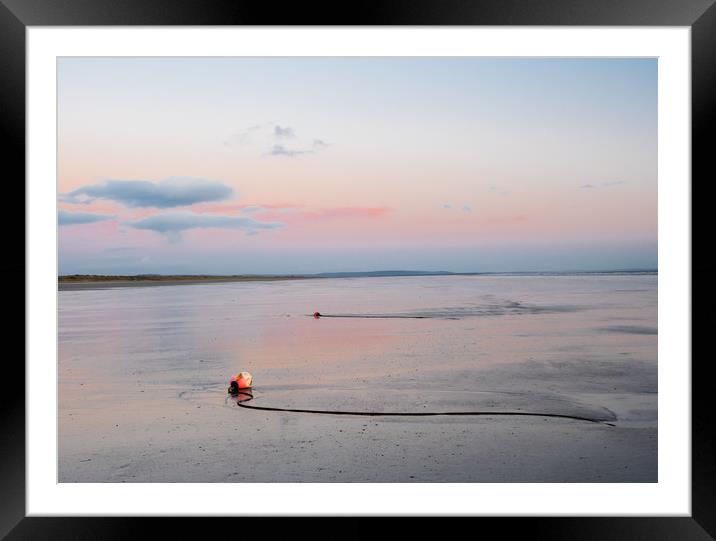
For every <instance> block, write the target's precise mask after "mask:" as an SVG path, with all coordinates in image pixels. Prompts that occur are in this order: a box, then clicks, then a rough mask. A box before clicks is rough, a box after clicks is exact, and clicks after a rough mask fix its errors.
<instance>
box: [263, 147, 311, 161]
mask: <svg viewBox="0 0 716 541" xmlns="http://www.w3.org/2000/svg"><path fill="white" fill-rule="evenodd" d="M313 152H314V151H313V150H291V149H288V148H286V147H285V146H283V145H274V146H273V147H271V150H269V152H268V155H269V156H285V157H287V158H295V157H296V156H301V155H303V154H313Z"/></svg>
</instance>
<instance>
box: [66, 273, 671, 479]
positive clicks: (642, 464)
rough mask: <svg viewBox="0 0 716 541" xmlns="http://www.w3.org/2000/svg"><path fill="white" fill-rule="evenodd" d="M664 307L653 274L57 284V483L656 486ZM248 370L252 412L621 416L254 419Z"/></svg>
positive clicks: (284, 415)
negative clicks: (243, 379)
mask: <svg viewBox="0 0 716 541" xmlns="http://www.w3.org/2000/svg"><path fill="white" fill-rule="evenodd" d="M396 280H397V281H396ZM624 289H629V290H630V291H629V292H624V291H621V290H624ZM655 306H656V277H655V276H647V277H599V278H593V277H592V278H590V277H582V278H578V279H577V278H560V277H540V278H535V279H530V280H527V281H526V280H525V278H524V277H513V278H510V277H489V278H486V277H431V278H424V277H420V278H409V279H405V278H400V279H395V278H391V279H374V278H371V279H350V280H344V279H328V280H321V281H320V282H317V281H296V282H282V283H279V282H276V283H261V284H259V283H254V284H250V283H234V284H219V285H212V286H211V287H210V288H209V287H203V285H196V286H190V287H182V288H154V289H146V290H141V291H139V290H136V289H133V288H128V289H124V290H123V289H109V290H102V291H100V290H98V291H91V290H87V291H66V292H61V293H60V314H59V316H60V344H59V349H60V360H59V362H60V364H59V378H60V381H59V383H60V410H59V428H60V434H59V481H60V482H656V481H657V411H656V405H657V379H656V366H657V365H656V342H657V335H656V334H654V333H653V332H652V330H651V329H655V328H656V319H655V314H656V311H655ZM557 308H559V309H557ZM314 309H322V310H325V311H326V313H329V312H335V313H339V312H344V313H351V314H360V313H373V314H375V313H380V312H381V310H382V311H383V312H384V313H388V314H393V315H395V314H414V313H422V314H426V313H427V314H432V315H431V317H428V318H425V319H410V318H405V319H400V318H396V319H385V320H381V319H359V318H346V319H343V318H325V319H324V318H321V319H318V320H315V319H313V318H311V317H307V316H305V315H303V314H305V313H312V311H313V310H314ZM436 314H437V316H436ZM433 316H436V317H433ZM644 329H647V330H648V332H646V331H645V330H644ZM239 370H249V371H251V372H252V373H253V375H254V378H255V397H254V400H252V401H250V402H247V403H244V405H252V404H253V405H256V406H261V405H262V404H263V405H264V406H268V407H287V406H288V407H291V406H294V407H297V408H304V409H311V408H321V409H330V408H334V409H336V410H340V409H341V408H347V407H351V408H362V409H361V411H376V412H378V413H380V412H397V413H400V412H411V411H425V409H426V408H430V409H431V411H432V410H435V411H460V410H465V408H474V407H480V408H482V409H483V410H484V409H488V410H489V408H490V407H492V408H493V411H497V410H498V409H504V408H507V407H509V408H521V410H522V411H525V412H530V411H532V412H534V411H537V412H539V411H543V412H544V411H548V410H549V411H550V412H552V413H557V414H562V413H565V414H567V415H570V414H575V415H578V416H584V417H589V416H595V415H596V416H597V417H600V418H601V419H602V420H607V421H608V423H606V422H601V421H600V422H589V421H585V420H579V419H570V418H566V417H547V416H545V417H542V416H512V415H505V416H502V415H490V414H489V411H487V413H486V414H485V415H479V416H477V415H476V416H470V415H466V416H454V417H453V416H427V417H410V416H401V415H397V416H380V415H379V416H358V415H331V414H321V415H317V414H311V413H297V412H281V411H264V410H256V409H248V408H244V407H240V406H239V405H238V404H237V402H236V401H235V400H234V399H232V398H231V397H229V396H228V395H227V394H226V388H227V384H228V380H229V377H230V376H231V375H232V373H234V372H236V371H239ZM503 397H504V398H503ZM545 408H547V409H545ZM550 408H551V409H550ZM612 425H613V426H612Z"/></svg>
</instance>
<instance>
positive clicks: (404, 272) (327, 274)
mask: <svg viewBox="0 0 716 541" xmlns="http://www.w3.org/2000/svg"><path fill="white" fill-rule="evenodd" d="M476 274H480V273H478V272H448V271H414V270H384V271H367V272H320V273H318V274H310V275H308V276H317V277H319V278H361V277H380V276H443V275H446V276H455V275H462V276H474V275H476Z"/></svg>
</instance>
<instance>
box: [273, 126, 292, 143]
mask: <svg viewBox="0 0 716 541" xmlns="http://www.w3.org/2000/svg"><path fill="white" fill-rule="evenodd" d="M273 134H274V135H275V136H276V137H277V138H279V139H293V138H294V137H296V133H295V132H294V131H293V128H291V127H289V126H286V127H285V128H282V127H281V126H279V125H278V124H276V126H274V128H273Z"/></svg>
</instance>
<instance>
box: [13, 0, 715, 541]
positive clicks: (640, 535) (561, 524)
mask: <svg viewBox="0 0 716 541" xmlns="http://www.w3.org/2000/svg"><path fill="white" fill-rule="evenodd" d="M715 1H716V0H680V1H674V0H671V1H670V0H599V1H596V0H552V1H535V0H489V1H487V0H474V1H469V0H383V1H377V0H376V1H372V2H362V3H354V4H342V3H340V2H318V1H314V2H310V3H295V2H294V3H286V4H285V5H276V4H275V3H274V2H266V3H258V2H248V1H245V0H234V1H230V0H226V1H220V0H213V1H209V0H181V1H180V0H122V1H118V0H0V81H1V84H0V118H1V119H2V131H0V134H1V137H2V142H3V146H2V148H3V150H4V151H5V152H4V153H3V154H4V161H5V163H6V165H7V164H9V165H10V166H11V171H12V173H11V174H9V175H8V179H12V182H8V184H7V185H6V186H5V189H6V192H5V193H6V194H8V196H10V197H12V200H13V201H19V200H21V199H22V200H23V201H24V199H25V193H24V190H22V191H21V190H20V188H19V184H20V183H18V182H16V181H15V179H17V178H24V175H25V153H24V151H23V150H24V146H25V114H26V113H25V105H26V104H25V29H26V27H28V26H85V25H89V26H95V25H124V26H133V25H157V26H164V25H188V26H191V25H462V26H465V25H545V26H554V25H570V26H571V25H575V26H579V25H584V26H602V25H604V26H687V27H690V28H691V54H692V178H693V180H692V185H691V186H692V205H693V206H692V231H693V239H692V253H693V256H692V284H693V285H695V284H697V283H703V284H706V282H707V280H712V279H713V278H714V277H716V267H714V266H713V264H711V263H710V262H709V261H710V259H711V258H709V257H708V256H707V255H705V250H704V251H702V252H701V254H704V255H699V256H698V257H697V254H696V251H695V249H694V247H695V246H696V242H694V241H698V240H702V241H704V242H706V241H707V239H708V236H709V232H710V228H709V227H708V225H709V224H708V222H706V218H705V217H704V216H705V213H703V212H700V213H696V212H694V211H695V210H696V208H695V207H696V206H698V205H706V204H709V203H710V201H711V198H710V197H709V196H710V195H711V193H710V192H707V189H708V188H709V185H710V184H712V182H711V178H713V177H712V176H709V175H708V172H709V170H710V169H711V170H712V169H713V166H711V162H712V154H713V150H712V145H711V143H712V141H713V138H712V137H711V132H712V127H713V126H716V122H715V120H716V99H715V98H714V97H715V96H716V5H714V2H715ZM697 179H700V180H697ZM13 184H14V186H13ZM697 186H698V197H693V193H694V192H696V191H697V190H696V187H697ZM13 190H15V193H13ZM15 206H16V207H18V211H19V213H20V214H21V216H12V214H7V213H6V214H4V215H3V216H2V218H0V219H2V220H3V222H4V224H3V225H4V226H5V231H15V232H17V230H18V224H19V223H24V219H23V218H24V210H23V208H20V207H19V205H15ZM697 216H698V217H697ZM6 249H8V251H7V252H6V254H13V255H12V256H11V257H10V256H6V257H5V259H4V261H3V262H2V265H0V269H2V273H3V278H4V279H5V280H6V282H5V283H6V284H8V285H7V289H8V290H11V291H8V293H7V295H8V296H10V297H12V296H13V295H14V296H16V298H12V299H11V300H13V301H16V303H17V304H16V306H18V305H20V302H21V299H20V297H21V295H23V291H24V288H23V291H21V290H20V288H19V287H13V286H10V285H9V284H16V283H17V281H18V280H19V277H20V276H23V280H24V276H25V271H26V268H25V263H24V254H25V238H24V235H23V236H20V235H19V234H17V233H15V235H14V238H12V239H7V240H6ZM15 254H17V255H15ZM20 254H22V256H20ZM23 283H24V284H25V287H26V283H25V282H23ZM715 297H716V294H715V293H714V292H713V288H711V289H710V288H707V287H702V288H700V290H699V296H698V297H696V296H693V295H692V298H693V301H692V302H693V305H692V356H693V352H694V351H695V350H694V349H693V345H696V343H697V342H695V341H693V335H694V334H696V333H695V331H699V330H700V331H701V333H700V334H701V336H702V337H703V336H704V333H705V331H706V330H707V328H706V326H707V325H710V323H711V319H713V316H708V315H707V314H708V312H705V311H704V314H702V315H701V317H700V318H696V317H695V316H696V315H697V313H698V310H699V308H702V309H704V310H705V309H706V307H707V306H708V305H709V304H711V303H712V301H713V300H714V298H715ZM6 299H7V297H6ZM24 301H25V299H24V298H23V299H22V311H21V313H22V314H25V302H24ZM8 313H12V314H17V312H8ZM24 325H25V318H24V317H22V318H20V317H17V316H16V315H13V317H11V318H9V319H8V320H7V323H6V324H5V328H6V330H7V332H6V336H7V337H13V338H16V337H19V336H21V335H23V336H24V333H23V330H24ZM16 339H17V338H16ZM701 341H703V338H702V339H701ZM8 342H9V340H8ZM22 353H23V355H22V357H23V358H24V342H23V346H22ZM695 358H696V357H695ZM674 361H675V362H683V363H689V362H691V359H676V360H674ZM708 363H709V358H708V357H705V356H704V357H701V358H697V361H696V362H694V363H692V514H691V516H690V517H628V518H627V517H622V518H617V517H614V518H610V517H603V518H578V517H572V518H559V517H550V518H541V517H540V518H537V517H534V518H482V519H477V520H479V521H480V528H482V530H481V532H482V533H483V534H484V533H485V532H486V531H490V532H494V531H499V532H500V535H501V537H502V536H504V535H507V536H508V538H509V537H511V536H512V535H514V534H521V535H529V536H530V537H537V538H549V539H654V540H658V539H704V540H706V539H714V538H716V498H715V494H716V438H715V437H714V425H715V424H716V423H714V421H713V419H712V416H711V412H712V411H713V408H712V407H710V404H709V401H708V400H709V398H710V394H711V389H710V388H709V387H710V386H711V384H710V379H709V378H708V377H707V372H708V368H707V367H708ZM3 367H4V370H5V373H4V375H5V378H4V381H5V383H6V385H5V386H4V393H3V394H4V399H3V400H2V402H3V406H4V407H3V410H4V411H3V412H2V414H1V415H0V452H1V453H2V457H1V458H2V459H1V460H0V536H7V539H65V538H67V539H79V538H92V539H94V538H103V539H110V538H115V537H116V538H120V537H121V538H136V537H144V536H145V534H147V533H148V532H149V530H148V526H149V525H150V524H151V525H156V524H157V522H158V520H160V519H147V518H144V519H143V518H64V517H63V518H60V517H55V518H29V517H25V496H26V492H25V385H24V384H22V385H21V382H23V383H26V382H25V370H24V366H23V364H22V362H21V358H20V356H19V355H18V356H12V357H7V358H6V359H5V362H4V366H3ZM9 382H11V383H12V384H10V383H9ZM228 520H234V519H223V520H220V521H211V523H210V524H209V523H207V522H208V521H206V520H201V526H200V528H201V535H202V537H207V536H209V535H214V534H221V535H226V534H227V533H229V532H230V531H231V529H232V526H230V525H229V524H228V523H227V521H228ZM240 520H241V521H245V520H246V519H245V518H242V519H240ZM245 524H246V523H243V525H242V529H243V528H244V527H246V526H245ZM250 524H252V525H253V524H255V522H254V521H253V520H252V521H251V522H250ZM160 527H161V529H162V532H163V536H165V537H166V536H169V535H172V534H173V533H180V532H181V533H183V534H187V533H189V530H188V527H189V525H188V524H187V519H176V520H172V521H167V520H163V519H162V520H161V525H160ZM473 527H474V526H473ZM249 528H251V526H249ZM350 530H352V529H350ZM350 530H346V531H350ZM352 533H354V534H355V532H352ZM427 533H428V532H426V531H423V534H427Z"/></svg>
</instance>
